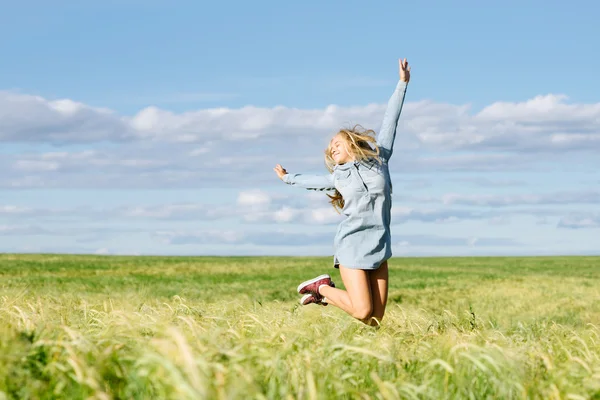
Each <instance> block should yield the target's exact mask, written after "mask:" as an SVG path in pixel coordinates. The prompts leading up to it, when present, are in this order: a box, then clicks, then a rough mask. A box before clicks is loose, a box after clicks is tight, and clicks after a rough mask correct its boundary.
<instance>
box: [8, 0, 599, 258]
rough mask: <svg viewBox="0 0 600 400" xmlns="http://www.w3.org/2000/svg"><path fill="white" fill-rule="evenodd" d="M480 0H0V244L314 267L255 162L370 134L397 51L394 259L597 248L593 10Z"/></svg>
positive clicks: (296, 210) (316, 235) (296, 159)
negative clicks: (243, 257) (268, 258)
mask: <svg viewBox="0 0 600 400" xmlns="http://www.w3.org/2000/svg"><path fill="white" fill-rule="evenodd" d="M450 3H451V4H450ZM481 4H482V3H481V2H475V1H455V2H442V1H437V2H436V1H432V2H410V3H408V2H389V1H388V2H383V1H373V2H371V3H369V4H368V5H367V3H365V2H358V1H344V2H338V1H330V2H317V1H305V2H301V3H283V2H275V1H258V2H252V3H248V2H237V1H223V2H210V3H209V2H191V1H177V2H174V3H173V2H172V3H168V2H166V1H143V2H142V1H137V0H122V1H103V2H75V1H57V2H52V3H47V2H41V1H23V2H20V3H16V2H13V3H8V4H3V5H2V9H3V12H2V14H1V15H0V54H1V57H0V58H1V59H0V141H1V142H2V146H1V147H0V152H1V154H2V158H1V159H0V167H1V168H2V171H4V174H3V176H1V177H0V251H3V252H38V251H39V252H77V253H81V252H84V253H90V252H92V253H93V252H99V253H109V254H315V255H317V254H318V255H329V254H331V252H332V239H333V234H334V232H335V228H336V223H337V222H339V219H337V218H338V217H336V214H335V212H334V211H333V210H332V209H331V208H330V207H328V205H327V202H326V198H324V195H322V194H320V195H319V194H315V193H310V192H305V191H299V190H298V189H296V188H290V187H287V186H285V185H284V184H282V183H281V182H280V181H278V180H277V178H276V177H275V176H274V174H273V172H272V170H271V168H272V166H273V165H274V164H276V163H281V164H283V165H284V166H285V167H286V168H288V170H290V171H292V172H308V173H311V172H312V173H324V172H325V170H324V168H323V162H322V150H323V148H324V146H325V145H326V143H327V141H328V140H329V138H330V137H331V135H332V134H333V133H334V132H335V129H337V128H338V127H340V126H344V125H348V124H350V123H361V124H363V125H365V126H368V127H372V128H373V129H378V128H379V124H380V122H381V118H382V116H383V109H384V108H385V103H386V101H387V99H388V98H389V95H390V94H391V92H392V90H393V88H394V86H395V83H396V81H397V58H399V57H407V58H408V59H409V62H410V63H411V64H412V68H413V73H412V80H411V82H410V85H409V89H408V92H407V98H406V103H405V108H404V110H403V114H402V117H401V121H400V124H399V134H398V149H399V151H397V153H396V155H395V157H394V159H393V160H392V161H391V168H392V178H393V181H394V187H395V194H394V212H395V220H394V225H393V233H394V238H395V239H394V240H395V242H394V243H395V245H394V254H396V255H398V256H401V255H481V254H486V255H487V254H532V255H533V254H597V253H598V252H600V250H598V249H600V246H599V244H600V240H598V234H599V233H600V213H599V208H598V204H599V203H600V188H599V185H600V173H598V172H597V171H598V167H600V162H599V161H598V157H597V156H596V154H597V153H598V150H600V100H599V98H598V92H597V85H595V82H597V72H596V71H598V70H600V56H598V54H597V52H596V51H594V49H595V48H596V47H597V37H599V36H600V27H598V25H597V21H595V20H594V18H595V16H596V15H598V14H599V12H600V6H599V5H597V4H596V3H594V2H583V1H581V2H570V3H569V4H568V7H566V6H565V4H564V3H559V2H541V1H528V2H517V1H504V2H489V3H487V5H485V6H483V5H481Z"/></svg>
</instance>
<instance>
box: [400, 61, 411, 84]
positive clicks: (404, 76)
mask: <svg viewBox="0 0 600 400" xmlns="http://www.w3.org/2000/svg"><path fill="white" fill-rule="evenodd" d="M398 64H400V80H401V81H402V82H406V83H408V81H410V67H409V66H408V61H406V58H405V59H404V60H402V59H399V60H398Z"/></svg>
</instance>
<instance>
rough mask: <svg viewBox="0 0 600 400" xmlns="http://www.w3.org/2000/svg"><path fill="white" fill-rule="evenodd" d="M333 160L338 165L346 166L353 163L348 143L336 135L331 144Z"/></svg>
mask: <svg viewBox="0 0 600 400" xmlns="http://www.w3.org/2000/svg"><path fill="white" fill-rule="evenodd" d="M330 150H331V158H333V161H335V162H336V164H345V163H347V162H348V161H351V157H350V154H349V153H348V150H347V147H346V142H345V140H344V138H343V137H342V136H341V135H335V136H334V137H333V139H331V143H330Z"/></svg>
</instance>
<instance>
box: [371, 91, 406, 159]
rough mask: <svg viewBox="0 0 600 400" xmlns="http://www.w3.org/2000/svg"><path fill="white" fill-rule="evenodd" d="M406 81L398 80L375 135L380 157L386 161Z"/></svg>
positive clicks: (394, 136) (392, 146) (393, 137)
mask: <svg viewBox="0 0 600 400" xmlns="http://www.w3.org/2000/svg"><path fill="white" fill-rule="evenodd" d="M406 87H407V82H403V81H398V84H397V85H396V90H394V93H393V94H392V97H390V100H389V101H388V105H387V109H386V111H385V116H384V117H383V122H382V124H381V129H380V130H379V134H378V135H377V145H378V146H379V152H380V153H379V154H380V157H381V158H382V159H383V160H384V161H388V160H389V159H390V157H391V156H392V152H393V151H394V139H396V127H397V125H398V119H399V118H400V112H401V111H402V105H403V104H404V96H405V94H406Z"/></svg>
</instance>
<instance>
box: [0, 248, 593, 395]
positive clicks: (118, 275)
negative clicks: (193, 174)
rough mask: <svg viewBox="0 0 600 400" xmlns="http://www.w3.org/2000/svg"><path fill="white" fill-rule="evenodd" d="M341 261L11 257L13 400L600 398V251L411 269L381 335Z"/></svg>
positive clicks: (3, 358)
mask: <svg viewBox="0 0 600 400" xmlns="http://www.w3.org/2000/svg"><path fill="white" fill-rule="evenodd" d="M321 273H330V274H331V275H332V277H333V278H334V281H335V282H336V284H337V286H338V287H343V285H342V282H341V280H340V278H339V272H338V271H337V270H335V269H333V268H332V267H331V258H329V257H328V258H293V257H280V258H276V257H265V258H259V257H231V258H219V257H197V258H192V257H110V256H55V255H0V399H2V400H3V399H12V398H19V399H21V398H22V399H50V398H64V399H88V398H93V399H343V398H353V399H354V398H356V399H396V398H402V399H404V398H406V399H456V398H465V399H590V398H591V399H600V257H544V258H542V257H539V258H537V257H531V258H394V259H392V260H391V261H390V298H389V303H388V312H387V314H386V317H385V318H384V320H383V323H382V326H381V327H380V328H372V327H367V326H365V325H363V324H361V323H360V322H358V321H355V320H353V319H352V318H350V317H349V316H347V315H346V314H344V313H343V312H342V311H340V310H338V309H336V308H335V307H333V306H328V307H321V306H317V305H311V306H307V307H301V306H299V305H298V302H297V300H298V298H299V296H298V295H297V294H296V292H295V289H296V286H297V285H298V283H299V282H301V281H303V280H305V279H307V278H311V277H313V276H314V275H315V274H321Z"/></svg>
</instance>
